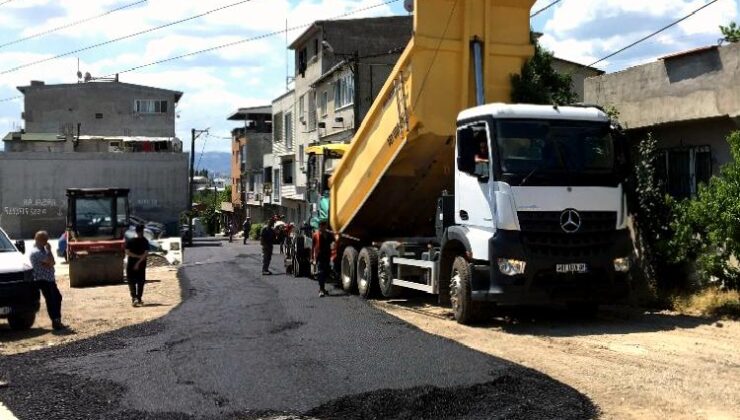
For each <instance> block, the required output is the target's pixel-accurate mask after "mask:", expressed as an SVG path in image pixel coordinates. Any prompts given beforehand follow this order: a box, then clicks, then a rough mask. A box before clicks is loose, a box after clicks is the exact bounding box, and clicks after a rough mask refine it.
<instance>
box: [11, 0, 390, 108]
mask: <svg viewBox="0 0 740 420" xmlns="http://www.w3.org/2000/svg"><path fill="white" fill-rule="evenodd" d="M399 1H400V0H386V1H384V2H381V3H377V4H374V5H370V6H367V7H362V8H359V9H355V10H351V11H349V12H347V13H343V14H341V15H337V16H335V17H333V18H331V19H327V20H337V19H341V18H344V17H347V16H352V15H354V14H357V13H361V12H365V11H368V10H371V9H375V8H378V7H382V6H386V5H389V4H393V3H397V2H399ZM312 24H313V22H312V23H306V24H302V25H297V26H294V27H292V28H287V30H288V31H289V32H292V31H295V30H297V29H302V28H306V27H308V26H311V25H312ZM285 31H286V29H280V30H278V31H274V32H268V33H265V34H262V35H258V36H255V37H251V38H245V39H242V40H239V41H234V42H229V43H226V44H222V45H217V46H215V47H211V48H206V49H203V50H198V51H193V52H190V53H187V54H182V55H178V56H174V57H169V58H165V59H162V60H157V61H154V62H151V63H147V64H142V65H139V66H135V67H131V68H129V69H127V70H121V71H117V72H114V73H111V74H108V75H106V76H103V77H104V78H105V77H111V76H114V75H116V74H123V73H129V72H132V71H136V70H139V69H142V68H145V67H151V66H155V65H157V64H162V63H166V62H169V61H175V60H179V59H182V58H185V57H190V56H194V55H197V54H202V53H206V52H210V51H215V50H219V49H222V48H227V47H231V46H234V45H238V44H244V43H248V42H252V41H256V40H260V39H263V38H269V37H272V36H276V35H280V34H283V33H285ZM18 98H22V96H13V97H10V98H4V99H0V102H6V101H11V100H14V99H18Z"/></svg>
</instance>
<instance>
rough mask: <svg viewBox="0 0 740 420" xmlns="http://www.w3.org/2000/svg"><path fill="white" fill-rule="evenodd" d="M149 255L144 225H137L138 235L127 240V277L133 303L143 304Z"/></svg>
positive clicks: (135, 305) (137, 305) (135, 304)
mask: <svg viewBox="0 0 740 420" xmlns="http://www.w3.org/2000/svg"><path fill="white" fill-rule="evenodd" d="M148 255H149V241H148V240H147V239H146V238H145V237H144V225H137V226H136V237H135V238H131V239H129V240H128V241H127V242H126V256H128V263H127V264H126V279H127V280H128V289H129V291H130V292H131V305H132V306H134V307H139V306H142V305H143V304H144V303H143V302H142V300H141V297H142V295H143V294H144V283H146V257H147V256H148Z"/></svg>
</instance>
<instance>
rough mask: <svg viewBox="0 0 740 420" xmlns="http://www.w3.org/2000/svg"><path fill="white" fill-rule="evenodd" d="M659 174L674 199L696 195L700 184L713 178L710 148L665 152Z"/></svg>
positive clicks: (686, 148) (683, 148)
mask: <svg viewBox="0 0 740 420" xmlns="http://www.w3.org/2000/svg"><path fill="white" fill-rule="evenodd" d="M658 173H659V174H660V175H662V179H664V180H666V181H665V189H666V192H667V193H668V194H670V195H672V196H673V197H680V198H688V197H692V196H694V195H696V193H697V191H698V189H699V184H706V183H708V182H709V179H710V178H711V177H712V153H711V149H710V147H709V146H698V147H682V148H676V149H665V150H663V159H660V161H659V162H658Z"/></svg>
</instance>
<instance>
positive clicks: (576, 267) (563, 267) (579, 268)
mask: <svg viewBox="0 0 740 420" xmlns="http://www.w3.org/2000/svg"><path fill="white" fill-rule="evenodd" d="M555 271H556V272H558V273H588V266H587V265H586V264H556V265H555Z"/></svg>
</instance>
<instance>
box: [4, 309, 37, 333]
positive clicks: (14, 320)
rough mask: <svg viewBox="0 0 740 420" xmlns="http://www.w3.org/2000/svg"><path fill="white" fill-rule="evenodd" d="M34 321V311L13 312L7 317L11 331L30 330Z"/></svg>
mask: <svg viewBox="0 0 740 420" xmlns="http://www.w3.org/2000/svg"><path fill="white" fill-rule="evenodd" d="M34 322H36V313H35V312H27V313H22V314H14V315H11V316H9V317H8V324H10V329H11V330H13V331H27V330H30V329H31V327H33V323H34Z"/></svg>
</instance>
